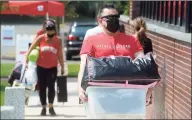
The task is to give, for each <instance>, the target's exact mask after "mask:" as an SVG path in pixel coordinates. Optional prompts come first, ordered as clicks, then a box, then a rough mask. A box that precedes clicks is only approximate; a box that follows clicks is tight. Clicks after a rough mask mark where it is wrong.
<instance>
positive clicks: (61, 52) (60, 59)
mask: <svg viewBox="0 0 192 120" xmlns="http://www.w3.org/2000/svg"><path fill="white" fill-rule="evenodd" d="M59 40H60V48H59V51H58V60H59V64H60V65H61V68H64V58H63V46H62V42H61V39H60V38H59Z"/></svg>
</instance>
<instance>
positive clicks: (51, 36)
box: [47, 34, 55, 38]
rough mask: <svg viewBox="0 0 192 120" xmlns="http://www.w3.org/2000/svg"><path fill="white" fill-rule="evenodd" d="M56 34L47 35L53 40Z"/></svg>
mask: <svg viewBox="0 0 192 120" xmlns="http://www.w3.org/2000/svg"><path fill="white" fill-rule="evenodd" d="M54 35H55V34H47V36H48V37H49V38H53V37H54Z"/></svg>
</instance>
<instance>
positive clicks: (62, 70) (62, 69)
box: [61, 67, 64, 75]
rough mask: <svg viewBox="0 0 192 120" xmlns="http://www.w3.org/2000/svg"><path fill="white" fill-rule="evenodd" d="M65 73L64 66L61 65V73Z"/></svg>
mask: <svg viewBox="0 0 192 120" xmlns="http://www.w3.org/2000/svg"><path fill="white" fill-rule="evenodd" d="M63 74H64V67H61V75H63Z"/></svg>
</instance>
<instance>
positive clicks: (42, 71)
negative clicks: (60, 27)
mask: <svg viewBox="0 0 192 120" xmlns="http://www.w3.org/2000/svg"><path fill="white" fill-rule="evenodd" d="M37 46H39V48H40V50H39V58H38V60H37V75H38V81H39V87H40V89H39V97H40V101H41V104H42V107H43V108H42V111H41V115H43V116H44V115H46V105H47V103H46V88H47V87H48V102H49V113H50V114H51V115H56V113H55V111H54V109H53V102H54V98H55V81H56V77H57V65H58V62H57V61H59V63H60V65H61V74H64V60H63V49H62V44H61V39H60V37H59V36H57V33H56V24H55V22H54V21H53V20H47V21H46V22H45V33H44V34H41V35H39V36H38V37H37V38H36V39H35V41H34V42H33V43H32V45H31V46H30V48H29V51H28V53H27V55H26V62H28V55H29V54H30V52H31V51H32V50H33V49H34V48H36V47H37Z"/></svg>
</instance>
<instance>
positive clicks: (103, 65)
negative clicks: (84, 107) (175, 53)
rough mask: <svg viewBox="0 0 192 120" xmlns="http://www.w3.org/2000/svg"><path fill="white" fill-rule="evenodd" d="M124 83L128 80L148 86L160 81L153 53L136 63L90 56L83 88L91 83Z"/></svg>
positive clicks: (130, 60)
mask: <svg viewBox="0 0 192 120" xmlns="http://www.w3.org/2000/svg"><path fill="white" fill-rule="evenodd" d="M107 80H109V82H115V83H116V82H120V81H121V82H122V81H125V80H128V81H129V83H133V84H148V83H152V82H153V81H154V82H155V81H157V80H160V75H159V73H158V66H157V64H156V62H155V60H154V58H153V55H152V53H148V54H146V55H145V56H143V57H140V58H137V59H135V60H134V61H132V59H131V58H130V57H120V56H119V57H118V56H113V57H103V58H94V57H90V56H88V58H87V63H86V66H85V71H84V75H83V80H82V87H83V88H84V89H86V88H87V86H88V82H89V81H94V82H97V81H99V82H102V81H103V82H106V81H107Z"/></svg>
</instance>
